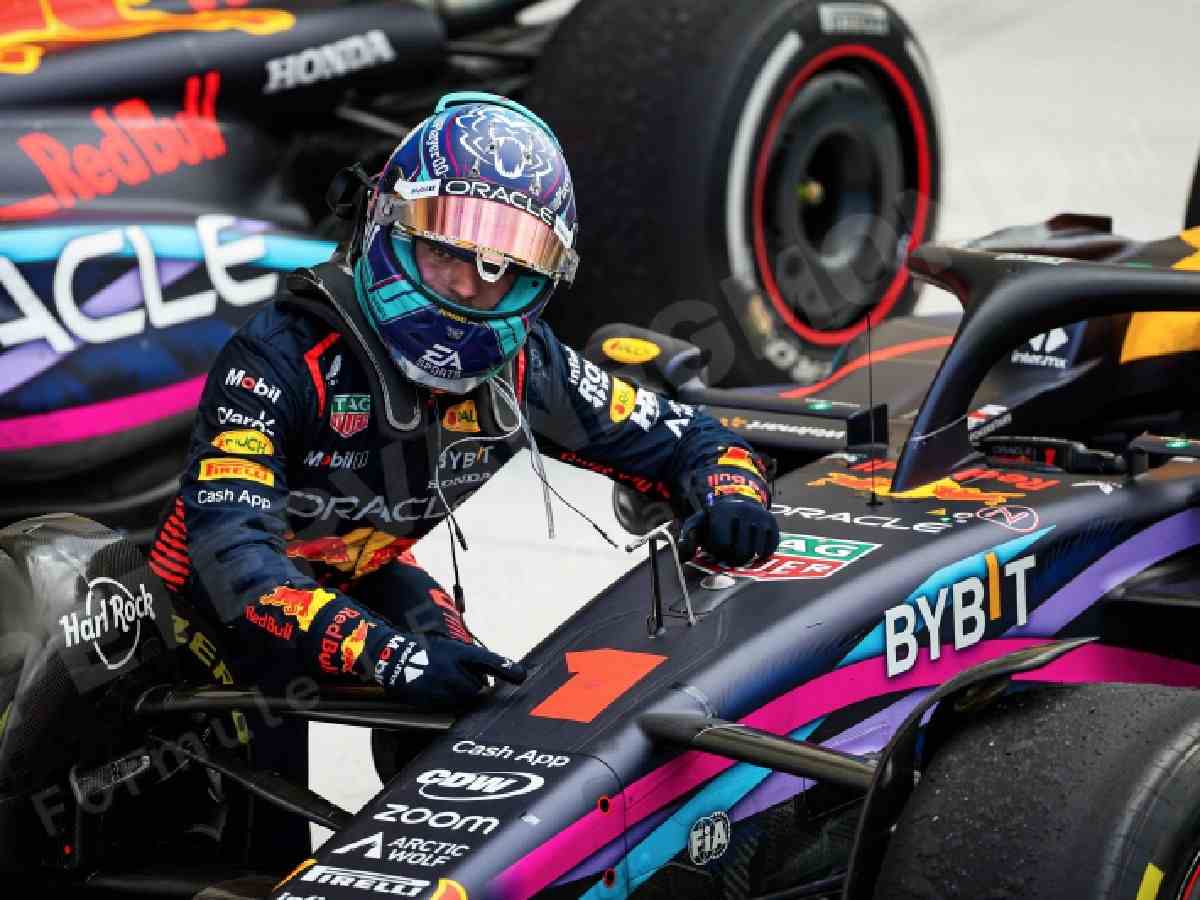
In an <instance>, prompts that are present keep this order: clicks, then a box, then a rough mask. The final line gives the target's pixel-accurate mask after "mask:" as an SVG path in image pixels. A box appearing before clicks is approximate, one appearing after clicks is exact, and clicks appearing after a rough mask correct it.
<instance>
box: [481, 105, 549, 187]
mask: <svg viewBox="0 0 1200 900" xmlns="http://www.w3.org/2000/svg"><path fill="white" fill-rule="evenodd" d="M458 121H459V124H460V125H461V126H462V128H463V132H462V136H461V138H460V139H459V140H460V143H461V144H462V146H463V149H465V150H466V151H467V152H468V153H469V154H471V156H472V157H474V159H475V163H474V166H473V167H472V170H473V172H474V174H477V175H482V176H483V177H485V178H486V177H488V176H489V175H493V174H494V175H498V176H500V177H501V178H529V179H532V181H533V183H534V185H535V186H534V187H533V188H532V189H531V191H530V193H533V194H539V195H540V194H541V190H542V189H541V180H542V179H543V178H545V177H546V176H547V175H550V174H551V172H553V170H554V164H553V160H554V148H553V147H551V146H550V142H549V141H548V140H547V139H546V136H545V134H543V133H542V131H541V130H540V129H539V128H537V127H536V126H535V125H534V124H533V123H532V122H530V121H529V120H528V119H525V118H524V117H522V116H520V115H518V114H516V113H507V112H504V111H503V110H497V109H486V110H471V111H470V112H467V113H464V114H463V115H462V116H461V117H460V118H459V120H458Z"/></svg>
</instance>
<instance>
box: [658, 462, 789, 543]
mask: <svg viewBox="0 0 1200 900" xmlns="http://www.w3.org/2000/svg"><path fill="white" fill-rule="evenodd" d="M689 499H690V501H691V504H692V507H693V511H692V513H691V515H689V516H688V517H687V518H685V519H684V523H683V527H682V528H681V529H680V535H679V540H680V545H681V549H682V552H683V554H685V557H686V558H690V557H691V556H692V554H693V553H694V551H695V550H696V549H697V548H699V549H701V550H703V551H705V552H706V553H707V554H708V555H709V556H711V557H712V558H713V559H714V560H716V561H717V562H718V563H721V564H723V565H727V566H748V565H759V564H761V563H764V562H766V561H767V560H768V559H770V558H771V555H772V554H773V553H774V552H775V548H776V547H778V546H779V526H778V525H776V524H775V517H774V516H773V515H771V492H770V490H769V489H768V487H767V481H766V477H765V473H764V466H763V464H762V462H761V460H760V459H759V458H758V457H757V456H755V455H754V454H753V453H751V452H750V451H749V450H746V449H745V448H742V447H727V448H725V449H724V450H722V451H721V453H720V455H719V457H718V459H717V462H716V464H715V465H713V466H711V467H708V468H704V469H701V470H700V471H699V472H696V473H695V474H694V475H693V480H692V485H691V489H690V491H689Z"/></svg>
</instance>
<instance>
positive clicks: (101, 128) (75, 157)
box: [0, 37, 228, 221]
mask: <svg viewBox="0 0 1200 900" xmlns="http://www.w3.org/2000/svg"><path fill="white" fill-rule="evenodd" d="M0 40H2V37H0ZM220 90H221V75H220V73H219V72H206V73H205V74H204V75H202V76H201V75H193V76H191V77H190V78H188V79H187V81H186V82H185V83H184V88H183V104H182V107H183V108H182V109H181V110H180V112H178V113H176V114H175V115H173V116H157V117H156V116H155V115H154V114H153V112H152V111H151V109H150V107H149V105H148V104H147V103H146V101H145V100H142V99H141V98H139V97H131V98H129V99H128V100H122V101H121V102H120V103H117V104H115V105H113V106H111V107H104V106H97V107H95V108H94V109H93V110H92V113H91V119H92V124H94V125H95V126H96V131H97V134H98V139H97V140H96V141H95V142H94V143H90V144H89V143H78V144H75V145H73V146H68V145H66V144H64V143H63V142H62V141H60V140H59V139H58V138H56V137H54V136H53V135H51V134H49V133H47V132H45V131H31V132H29V133H28V134H24V135H22V136H21V137H19V138H17V146H18V147H19V148H20V149H21V152H22V153H24V154H25V155H26V156H27V157H28V158H29V161H30V162H32V163H33V164H34V165H35V166H37V169H38V171H39V172H41V174H42V177H43V178H44V179H45V181H46V186H47V187H48V188H49V191H47V192H46V193H44V194H38V195H36V196H34V197H30V198H29V199H27V200H19V201H17V202H16V203H10V204H8V205H7V206H2V207H0V221H3V220H21V219H36V218H39V217H41V216H48V215H50V214H51V213H55V212H58V211H59V210H60V209H70V208H71V207H73V206H75V205H76V204H77V203H81V202H87V201H90V200H95V199H96V198H97V197H107V196H109V195H110V194H114V193H116V192H117V191H118V190H119V189H120V188H122V187H133V186H136V185H139V184H143V183H144V182H146V181H149V180H150V179H151V178H155V177H158V176H160V175H167V174H170V173H171V172H174V171H175V170H176V169H178V168H179V167H180V166H199V165H202V164H203V163H206V162H208V161H209V160H213V159H218V158H220V157H222V156H224V155H225V154H226V153H227V152H228V148H227V147H226V144H225V138H224V137H223V136H222V134H221V128H220V125H219V124H218V122H217V96H218V95H219V93H220Z"/></svg>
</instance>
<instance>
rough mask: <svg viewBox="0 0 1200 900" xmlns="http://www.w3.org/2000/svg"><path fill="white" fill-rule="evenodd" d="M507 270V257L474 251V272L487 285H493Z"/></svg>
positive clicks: (500, 254)
mask: <svg viewBox="0 0 1200 900" xmlns="http://www.w3.org/2000/svg"><path fill="white" fill-rule="evenodd" d="M507 269H508V257H507V256H504V255H503V254H502V253H493V252H492V251H491V250H483V249H480V250H477V251H475V271H476V272H478V273H479V277H480V278H482V279H483V280H484V281H486V282H487V283H488V284H495V283H496V282H497V281H499V280H500V279H501V278H503V277H504V273H505V271H507Z"/></svg>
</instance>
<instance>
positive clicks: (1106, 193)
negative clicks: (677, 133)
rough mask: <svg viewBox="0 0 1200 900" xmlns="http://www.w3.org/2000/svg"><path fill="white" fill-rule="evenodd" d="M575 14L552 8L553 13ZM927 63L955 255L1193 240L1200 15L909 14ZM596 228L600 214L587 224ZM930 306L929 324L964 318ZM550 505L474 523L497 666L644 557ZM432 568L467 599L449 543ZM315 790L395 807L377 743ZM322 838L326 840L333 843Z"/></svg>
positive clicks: (498, 494)
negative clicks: (386, 790) (1097, 226)
mask: <svg viewBox="0 0 1200 900" xmlns="http://www.w3.org/2000/svg"><path fill="white" fill-rule="evenodd" d="M570 5H571V3H570V2H569V0H566V2H564V0H552V2H551V3H548V4H544V6H545V7H547V8H548V9H549V10H551V11H553V10H554V9H556V8H563V7H567V6H570ZM894 5H895V6H896V7H897V8H898V9H899V10H900V11H901V13H902V14H903V15H904V16H905V17H906V18H907V19H908V21H909V23H910V24H911V25H912V27H913V28H914V30H915V32H916V34H917V36H918V38H919V40H920V41H921V43H922V44H923V46H924V47H925V50H926V52H927V55H928V57H929V61H930V65H931V68H932V72H933V77H934V81H935V84H936V93H937V96H938V103H939V109H938V113H939V121H940V124H941V129H942V153H943V161H944V163H943V165H944V169H943V178H944V188H945V189H944V192H943V197H942V202H941V212H940V227H939V234H938V236H939V238H941V239H944V240H958V239H963V238H968V237H973V236H977V235H980V234H984V233H987V232H989V231H993V230H995V229H997V228H1000V227H1004V226H1008V225H1015V224H1021V223H1029V222H1037V221H1041V220H1043V219H1045V218H1048V217H1049V216H1052V215H1054V214H1056V213H1059V212H1065V211H1071V212H1083V213H1096V214H1104V215H1110V216H1112V217H1113V220H1114V229H1115V230H1116V231H1117V232H1118V233H1123V234H1128V235H1130V236H1133V237H1136V238H1144V239H1148V238H1154V237H1162V236H1166V235H1168V234H1170V233H1172V232H1174V231H1175V230H1177V229H1178V227H1179V226H1180V224H1181V221H1182V216H1183V209H1184V204H1185V200H1186V197H1187V192H1188V188H1189V186H1190V183H1191V178H1192V172H1193V168H1194V166H1195V161H1196V157H1197V150H1198V148H1200V116H1198V115H1197V111H1196V110H1197V105H1196V103H1195V100H1194V98H1192V96H1191V89H1190V86H1191V85H1193V84H1196V83H1197V81H1198V79H1197V70H1196V64H1195V59H1196V48H1197V47H1200V4H1197V3H1196V2H1195V0H1153V2H1152V3H1150V4H1133V3H1128V2H1116V0H1007V2H1005V3H995V4H992V3H980V2H976V0H971V2H967V0H899V2H897V3H895V4H894ZM580 214H581V217H582V218H583V219H584V221H585V222H586V216H587V210H581V211H580ZM956 308H957V305H956V304H955V303H954V302H953V301H952V300H950V298H948V297H947V296H946V295H944V294H940V293H938V292H934V291H928V292H927V293H926V295H925V296H924V297H923V299H922V301H921V307H920V309H921V310H922V311H927V312H934V311H944V310H947V309H956ZM546 469H547V472H548V474H549V476H550V480H551V482H552V483H553V484H554V486H555V487H556V488H557V489H558V490H559V491H560V492H561V493H562V494H563V495H564V496H566V497H567V498H569V499H570V500H571V501H572V502H573V503H574V504H575V505H576V506H579V507H580V508H581V509H583V510H585V511H587V512H588V513H589V514H590V515H592V516H593V517H594V518H595V519H596V520H597V522H598V523H599V524H600V525H601V526H602V527H603V528H604V529H606V530H607V531H609V533H610V534H612V535H613V537H614V538H615V539H616V540H617V542H618V543H621V542H622V541H624V540H627V539H628V536H627V535H625V533H624V532H623V531H622V530H621V529H620V527H619V526H618V525H617V524H616V521H615V520H614V518H613V515H612V511H611V509H612V507H611V495H610V490H609V484H608V482H606V481H605V480H604V479H602V478H600V477H599V476H596V475H592V474H589V473H585V472H581V471H578V470H574V469H570V468H568V467H566V466H564V465H561V464H558V463H555V462H553V461H547V463H546ZM554 508H555V523H556V526H557V532H558V533H557V537H556V538H555V539H554V540H553V541H551V540H548V539H547V536H546V523H545V519H544V513H543V506H542V494H541V490H540V488H539V485H538V483H537V481H536V479H535V478H534V475H533V473H532V471H531V470H530V467H529V465H528V458H527V457H526V456H524V455H523V456H521V457H519V458H518V459H517V460H515V461H514V462H513V463H512V464H511V465H510V466H509V467H508V468H507V469H506V470H505V471H504V472H503V473H501V474H500V476H498V477H497V478H496V479H494V480H493V481H492V482H491V483H490V484H488V485H487V486H485V487H484V488H483V489H482V490H481V491H480V492H479V493H478V494H477V495H476V496H475V497H474V498H473V499H472V501H471V502H470V503H468V504H466V506H464V507H463V509H462V510H461V512H460V513H459V521H460V524H461V525H462V528H463V530H464V532H465V533H466V537H467V541H468V543H469V545H470V547H471V550H470V552H469V553H466V554H460V568H461V571H462V579H463V585H464V587H465V588H466V593H467V600H468V621H469V622H470V624H471V627H472V628H473V629H474V631H475V632H476V633H477V634H478V635H479V636H480V638H482V639H483V640H484V641H485V642H486V643H487V644H488V645H489V646H491V647H492V648H493V649H495V650H497V651H500V652H503V653H506V654H509V655H513V656H520V655H521V654H523V653H525V652H526V651H528V650H529V649H530V648H532V647H533V646H534V645H535V644H536V643H537V642H538V641H539V640H540V639H541V638H542V637H544V636H545V635H546V634H548V633H549V632H550V631H551V630H552V629H553V628H554V627H556V626H557V625H558V624H559V623H560V622H561V621H562V620H563V619H565V618H566V617H567V616H569V615H570V614H571V612H572V611H574V610H575V609H577V608H578V607H579V606H581V605H582V604H584V603H586V602H587V600H588V599H589V598H591V597H592V596H594V595H595V594H596V593H597V592H599V591H600V590H601V589H603V587H604V586H605V585H607V584H609V583H610V582H612V581H613V580H614V579H616V578H617V577H618V576H619V575H621V574H622V573H623V572H625V571H626V570H627V569H628V568H629V567H630V566H632V565H633V564H635V563H636V562H637V561H639V560H640V559H641V555H640V554H637V555H635V556H630V555H627V554H625V553H623V552H620V551H617V550H613V549H611V548H610V547H608V546H607V545H606V544H605V543H604V542H603V541H602V540H601V539H600V538H599V537H598V536H597V535H596V533H595V532H594V531H593V530H592V528H591V526H589V525H588V524H587V523H585V522H583V521H582V520H581V519H579V518H578V517H577V516H576V515H575V514H574V513H572V512H570V511H569V510H567V509H565V508H564V507H563V506H562V505H561V504H560V503H558V502H557V501H556V502H555V506H554ZM416 552H417V557H418V559H419V560H420V561H421V562H422V563H423V564H424V565H425V566H426V567H427V568H428V569H429V570H430V571H431V572H432V573H433V574H434V575H435V576H436V577H439V578H441V579H442V580H443V581H444V582H445V583H447V584H449V583H450V581H451V575H450V571H451V570H450V555H449V548H448V544H447V535H446V530H445V529H444V528H439V529H437V530H436V531H435V532H433V533H432V534H431V535H429V536H428V537H427V538H426V539H425V540H424V541H422V542H421V543H420V544H419V545H418V546H417V548H416ZM311 747H312V783H313V787H314V788H315V789H316V790H318V791H320V792H322V793H324V794H325V795H326V796H328V797H329V798H330V799H332V800H334V801H335V802H337V803H339V804H340V805H342V806H343V807H345V808H347V809H351V810H354V809H358V808H359V807H360V806H361V805H362V804H363V803H364V802H366V801H367V800H368V799H370V798H371V797H372V796H373V795H374V794H375V793H376V792H377V791H378V790H379V780H378V779H377V778H376V776H375V773H374V769H373V767H372V764H371V760H370V752H369V747H368V743H367V737H366V734H365V732H360V731H358V730H356V729H352V728H344V727H340V726H314V728H313V731H312V738H311ZM318 833H320V830H318Z"/></svg>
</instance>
